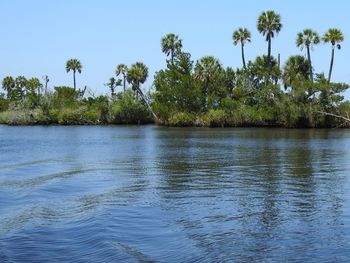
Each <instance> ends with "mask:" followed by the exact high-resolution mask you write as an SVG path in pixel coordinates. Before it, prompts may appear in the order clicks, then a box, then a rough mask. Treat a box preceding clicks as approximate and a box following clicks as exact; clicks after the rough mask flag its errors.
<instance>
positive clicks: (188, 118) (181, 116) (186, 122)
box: [168, 112, 196, 127]
mask: <svg viewBox="0 0 350 263" xmlns="http://www.w3.org/2000/svg"><path fill="white" fill-rule="evenodd" d="M195 122H196V116H195V115H193V114H191V113H188V112H177V113H175V114H174V115H172V116H170V118H169V123H168V125H169V126H174V127H190V126H195Z"/></svg>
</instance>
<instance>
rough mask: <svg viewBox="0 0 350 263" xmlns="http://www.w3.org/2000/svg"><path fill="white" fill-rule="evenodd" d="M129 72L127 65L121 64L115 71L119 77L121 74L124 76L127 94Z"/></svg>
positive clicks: (124, 87) (124, 86)
mask: <svg viewBox="0 0 350 263" xmlns="http://www.w3.org/2000/svg"><path fill="white" fill-rule="evenodd" d="M127 71H128V67H127V66H126V65H125V64H119V65H118V66H117V68H116V70H115V74H116V75H117V77H118V76H119V75H120V74H121V75H123V93H124V94H125V89H126V72H127Z"/></svg>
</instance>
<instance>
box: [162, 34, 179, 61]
mask: <svg viewBox="0 0 350 263" xmlns="http://www.w3.org/2000/svg"><path fill="white" fill-rule="evenodd" d="M161 46H162V52H163V53H165V54H166V55H167V56H170V58H171V63H172V64H174V57H175V56H176V54H177V53H179V52H180V51H181V48H182V40H181V39H179V36H177V35H175V34H173V33H170V34H167V35H165V36H164V37H162V40H161Z"/></svg>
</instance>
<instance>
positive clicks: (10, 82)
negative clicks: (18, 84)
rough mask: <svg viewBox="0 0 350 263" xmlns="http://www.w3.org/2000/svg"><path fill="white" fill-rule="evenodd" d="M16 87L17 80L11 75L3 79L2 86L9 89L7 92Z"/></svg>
mask: <svg viewBox="0 0 350 263" xmlns="http://www.w3.org/2000/svg"><path fill="white" fill-rule="evenodd" d="M14 87H15V80H14V79H13V78H12V77H11V76H6V77H5V78H4V79H3V80H2V88H3V89H4V90H5V91H7V93H8V92H9V91H11V89H13V88H14Z"/></svg>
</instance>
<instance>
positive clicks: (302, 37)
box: [296, 28, 320, 81]
mask: <svg viewBox="0 0 350 263" xmlns="http://www.w3.org/2000/svg"><path fill="white" fill-rule="evenodd" d="M318 43H320V37H319V35H318V33H317V32H316V31H313V30H312V29H310V28H307V29H304V30H303V32H299V33H298V35H297V40H296V44H297V47H298V48H300V49H301V50H303V48H306V51H307V60H308V62H309V71H310V72H309V75H310V80H311V81H314V77H313V73H312V63H311V53H310V49H312V47H313V45H317V44H318Z"/></svg>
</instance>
